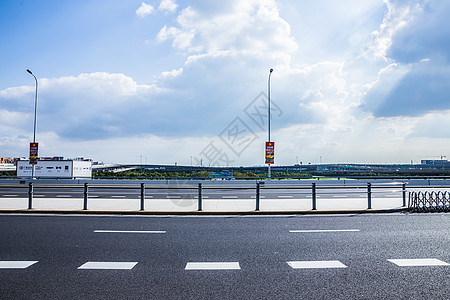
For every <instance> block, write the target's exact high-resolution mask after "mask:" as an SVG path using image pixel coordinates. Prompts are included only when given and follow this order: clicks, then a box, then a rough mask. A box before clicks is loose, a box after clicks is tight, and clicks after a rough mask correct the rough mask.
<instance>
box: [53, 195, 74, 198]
mask: <svg viewBox="0 0 450 300" xmlns="http://www.w3.org/2000/svg"><path fill="white" fill-rule="evenodd" d="M56 197H57V198H70V197H72V196H70V195H56Z"/></svg>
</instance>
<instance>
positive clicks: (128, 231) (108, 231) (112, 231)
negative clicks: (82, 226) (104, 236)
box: [94, 230, 166, 234]
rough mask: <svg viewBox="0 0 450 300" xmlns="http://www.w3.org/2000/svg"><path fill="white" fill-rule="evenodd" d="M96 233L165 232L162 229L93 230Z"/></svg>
mask: <svg viewBox="0 0 450 300" xmlns="http://www.w3.org/2000/svg"><path fill="white" fill-rule="evenodd" d="M94 232H96V233H160V234H163V233H166V231H163V230H94Z"/></svg>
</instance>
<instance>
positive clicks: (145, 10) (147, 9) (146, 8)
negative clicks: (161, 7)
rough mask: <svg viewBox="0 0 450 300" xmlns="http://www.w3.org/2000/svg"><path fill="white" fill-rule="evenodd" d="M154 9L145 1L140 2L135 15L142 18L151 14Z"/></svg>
mask: <svg viewBox="0 0 450 300" xmlns="http://www.w3.org/2000/svg"><path fill="white" fill-rule="evenodd" d="M154 10H155V8H154V7H153V6H151V5H150V4H147V3H145V2H142V4H141V6H139V8H138V9H137V10H136V15H138V16H139V17H141V18H144V17H146V16H148V15H150V14H152V13H153V11H154Z"/></svg>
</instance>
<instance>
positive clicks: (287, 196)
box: [278, 195, 294, 198]
mask: <svg viewBox="0 0 450 300" xmlns="http://www.w3.org/2000/svg"><path fill="white" fill-rule="evenodd" d="M278 198H294V196H290V195H286V196H282V195H281V196H278Z"/></svg>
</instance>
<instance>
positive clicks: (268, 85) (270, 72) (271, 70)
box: [267, 69, 273, 179]
mask: <svg viewBox="0 0 450 300" xmlns="http://www.w3.org/2000/svg"><path fill="white" fill-rule="evenodd" d="M272 72H273V69H270V71H269V80H268V83H267V95H268V97H267V98H268V102H269V103H268V106H267V107H268V122H267V124H268V138H269V140H268V142H269V143H270V76H271V75H272ZM270 166H271V164H269V166H268V168H269V169H268V177H269V179H270V178H271V175H270Z"/></svg>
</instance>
